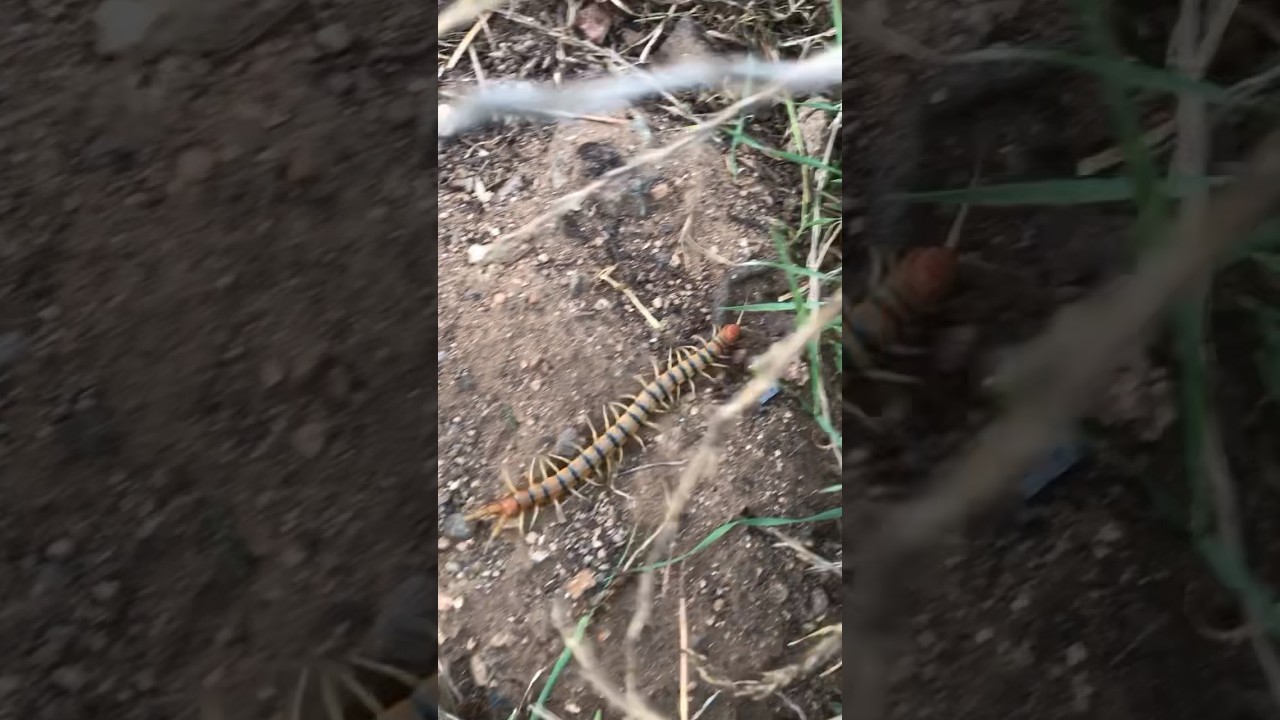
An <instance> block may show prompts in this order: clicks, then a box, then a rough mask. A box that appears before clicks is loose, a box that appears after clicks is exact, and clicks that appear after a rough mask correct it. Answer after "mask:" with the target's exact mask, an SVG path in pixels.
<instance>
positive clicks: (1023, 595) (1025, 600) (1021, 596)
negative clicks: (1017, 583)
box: [1009, 590, 1031, 612]
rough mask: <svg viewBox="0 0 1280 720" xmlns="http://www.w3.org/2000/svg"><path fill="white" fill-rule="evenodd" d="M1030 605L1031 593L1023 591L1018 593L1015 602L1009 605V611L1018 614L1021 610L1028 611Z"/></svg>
mask: <svg viewBox="0 0 1280 720" xmlns="http://www.w3.org/2000/svg"><path fill="white" fill-rule="evenodd" d="M1030 605H1031V593H1029V592H1027V591H1026V590H1022V591H1020V592H1019V593H1018V596H1017V597H1015V598H1014V599H1013V602H1012V603H1010V604H1009V609H1010V610H1012V611H1014V612H1018V611H1020V610H1026V609H1027V608H1028V607H1029V606H1030Z"/></svg>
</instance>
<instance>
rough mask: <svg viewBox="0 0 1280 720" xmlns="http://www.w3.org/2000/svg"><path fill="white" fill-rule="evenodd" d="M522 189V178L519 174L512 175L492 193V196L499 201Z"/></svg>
mask: <svg viewBox="0 0 1280 720" xmlns="http://www.w3.org/2000/svg"><path fill="white" fill-rule="evenodd" d="M523 187H524V176H523V175H519V174H517V175H512V176H511V177H509V178H507V181H506V182H504V183H502V184H501V185H499V186H498V189H497V190H496V191H495V192H494V193H493V196H494V197H496V198H498V199H499V200H501V199H502V198H504V197H507V196H508V195H511V194H513V193H516V192H519V191H520V189H521V188H523Z"/></svg>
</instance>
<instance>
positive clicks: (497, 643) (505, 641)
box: [489, 630, 516, 648]
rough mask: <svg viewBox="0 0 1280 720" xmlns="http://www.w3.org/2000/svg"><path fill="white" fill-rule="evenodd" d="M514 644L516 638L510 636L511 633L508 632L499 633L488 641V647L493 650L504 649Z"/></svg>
mask: <svg viewBox="0 0 1280 720" xmlns="http://www.w3.org/2000/svg"><path fill="white" fill-rule="evenodd" d="M515 642H516V636H515V635H512V634H511V632H510V631H508V630H503V631H502V632H499V633H498V634H497V635H494V636H493V638H491V639H490V640H489V646H490V647H495V648H504V647H509V646H511V645H514V644H515Z"/></svg>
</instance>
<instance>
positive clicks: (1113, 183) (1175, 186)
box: [892, 176, 1236, 207]
mask: <svg viewBox="0 0 1280 720" xmlns="http://www.w3.org/2000/svg"><path fill="white" fill-rule="evenodd" d="M1235 180H1236V178H1233V177H1230V176H1210V177H1203V178H1172V179H1164V180H1161V181H1160V182H1159V183H1157V187H1156V189H1157V190H1158V191H1160V192H1161V193H1163V194H1165V195H1168V196H1171V197H1183V196H1185V195H1187V194H1189V193H1191V192H1192V191H1196V192H1199V191H1201V190H1205V189H1212V188H1217V187H1222V186H1225V185H1229V184H1231V183H1232V182H1234V181H1235ZM892 197H895V198H898V199H902V200H906V201H907V202H912V203H933V204H938V205H965V204H968V205H975V206H988V207H1020V206H1025V205H1088V204H1094V203H1113V202H1129V201H1133V200H1135V199H1136V198H1137V197H1138V193H1137V192H1135V190H1134V183H1133V181H1132V180H1130V179H1129V178H1125V177H1115V178H1079V179H1063V180H1033V181H1029V182H1022V183H1011V184H1007V185H977V186H975V187H972V188H957V189H954V190H925V191H921V192H911V193H899V194H896V195H893V196H892Z"/></svg>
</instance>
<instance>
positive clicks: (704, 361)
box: [464, 323, 741, 539]
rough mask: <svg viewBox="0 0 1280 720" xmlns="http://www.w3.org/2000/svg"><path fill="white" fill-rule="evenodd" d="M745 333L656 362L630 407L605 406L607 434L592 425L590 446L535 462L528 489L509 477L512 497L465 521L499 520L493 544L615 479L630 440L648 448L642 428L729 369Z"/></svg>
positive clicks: (723, 331) (719, 332) (728, 329)
mask: <svg viewBox="0 0 1280 720" xmlns="http://www.w3.org/2000/svg"><path fill="white" fill-rule="evenodd" d="M740 333H741V329H740V328H739V326H738V325H737V324H734V323H730V324H727V325H724V326H722V327H720V328H719V329H716V330H715V331H714V333H713V335H712V337H711V339H710V340H703V339H702V338H695V339H696V340H699V341H701V345H690V346H685V347H681V348H678V349H677V350H675V351H673V352H672V353H670V354H669V355H668V358H667V366H666V369H665V370H664V369H659V367H658V365H657V363H654V367H653V372H654V376H653V377H652V378H649V379H646V378H644V377H642V376H637V377H636V379H637V380H638V381H639V382H641V383H642V387H641V388H640V390H639V391H638V392H637V393H636V394H634V395H626V396H623V398H622V399H623V400H624V401H626V402H625V403H623V402H616V401H615V402H611V403H609V404H608V405H606V406H605V408H604V411H603V417H604V429H603V430H602V431H600V432H596V429H595V426H594V425H593V424H591V423H590V421H588V425H589V426H590V429H591V435H592V441H591V442H590V443H589V444H588V445H586V446H585V447H582V446H577V447H575V448H574V452H575V454H574V456H573V457H572V458H566V457H563V456H556V455H551V456H543V457H541V458H534V459H533V461H531V462H530V465H529V470H528V473H527V479H528V486H527V487H525V488H518V487H516V486H515V484H514V483H512V482H511V480H510V479H509V478H506V477H504V478H503V479H504V480H505V481H506V484H507V486H508V489H509V492H508V493H506V494H505V495H504V496H503V497H502V498H500V499H498V500H495V501H493V502H490V503H487V504H485V505H482V506H480V507H478V508H476V509H475V510H473V511H471V512H469V513H465V514H464V517H465V518H466V519H467V520H468V521H477V520H489V519H492V520H494V527H493V531H492V533H491V535H490V538H491V539H492V538H493V537H495V536H497V535H498V533H500V532H501V531H502V529H503V528H504V527H505V526H507V525H508V524H510V523H511V522H512V521H516V522H517V523H518V524H519V527H520V529H521V531H522V532H523V530H524V518H525V517H526V515H530V514H531V515H532V518H531V520H530V522H531V523H532V522H536V521H537V513H538V510H539V508H542V507H545V506H547V505H554V506H555V507H556V511H557V512H559V511H560V503H561V501H563V500H564V499H566V498H567V497H569V496H570V495H579V494H580V493H579V492H578V488H579V487H580V486H581V485H582V484H583V483H587V484H591V485H600V484H601V482H598V481H603V480H606V479H607V478H609V476H610V475H611V474H612V472H613V469H614V468H615V467H616V466H617V465H618V463H621V462H622V459H623V446H624V445H625V444H626V443H627V442H628V441H630V440H635V441H636V442H637V443H639V444H640V445H641V446H642V447H643V445H644V440H643V439H641V438H640V430H641V428H643V427H651V428H656V426H655V425H653V423H652V422H650V421H649V418H650V417H652V416H653V415H655V414H656V413H657V412H659V411H663V410H668V409H670V408H671V406H672V405H673V404H674V403H676V402H678V401H679V400H680V396H681V393H682V392H683V389H684V388H685V387H688V388H689V389H690V391H691V392H696V387H695V386H694V384H693V381H694V379H695V377H696V376H698V375H702V376H703V377H707V378H710V377H711V375H710V374H709V373H708V372H707V369H708V368H710V367H724V366H723V365H722V364H720V363H718V362H716V360H717V359H721V358H723V357H724V356H725V354H726V352H727V350H728V349H729V347H730V346H732V345H733V344H734V343H735V342H737V340H738V337H739V335H740ZM553 461H554V462H553ZM539 464H541V467H540V468H539ZM539 473H540V474H539Z"/></svg>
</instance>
